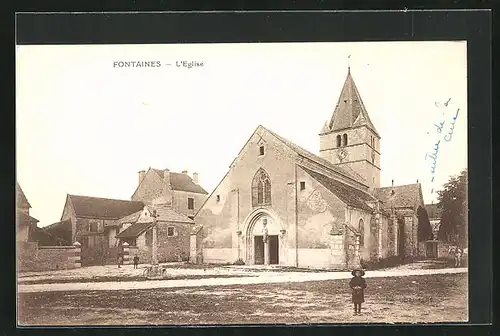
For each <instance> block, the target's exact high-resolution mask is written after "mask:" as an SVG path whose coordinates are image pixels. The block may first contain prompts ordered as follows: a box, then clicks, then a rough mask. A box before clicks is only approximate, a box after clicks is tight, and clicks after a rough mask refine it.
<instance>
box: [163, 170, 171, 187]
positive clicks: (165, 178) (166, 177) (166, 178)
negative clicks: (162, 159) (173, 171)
mask: <svg viewBox="0 0 500 336" xmlns="http://www.w3.org/2000/svg"><path fill="white" fill-rule="evenodd" d="M163 181H164V182H165V184H166V185H167V186H169V185H170V170H169V169H168V168H165V169H163Z"/></svg>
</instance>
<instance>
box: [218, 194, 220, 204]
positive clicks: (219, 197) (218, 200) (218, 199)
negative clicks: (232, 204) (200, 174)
mask: <svg viewBox="0 0 500 336" xmlns="http://www.w3.org/2000/svg"><path fill="white" fill-rule="evenodd" d="M219 202H220V195H217V203H219Z"/></svg>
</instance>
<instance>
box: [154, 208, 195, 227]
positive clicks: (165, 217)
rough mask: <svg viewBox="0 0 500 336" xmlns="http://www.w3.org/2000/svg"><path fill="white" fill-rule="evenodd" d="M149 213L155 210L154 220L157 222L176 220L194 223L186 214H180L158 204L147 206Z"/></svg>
mask: <svg viewBox="0 0 500 336" xmlns="http://www.w3.org/2000/svg"><path fill="white" fill-rule="evenodd" d="M148 209H149V211H150V212H151V213H153V210H156V216H157V217H156V220H157V221H159V222H178V223H190V224H194V220H192V219H191V218H189V217H188V216H187V215H184V214H181V213H179V212H177V211H175V210H173V209H171V208H169V207H166V206H162V205H158V206H151V207H150V206H148Z"/></svg>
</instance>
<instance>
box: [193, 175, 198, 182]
mask: <svg viewBox="0 0 500 336" xmlns="http://www.w3.org/2000/svg"><path fill="white" fill-rule="evenodd" d="M193 181H194V183H196V184H198V173H193Z"/></svg>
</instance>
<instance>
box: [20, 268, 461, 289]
mask: <svg viewBox="0 0 500 336" xmlns="http://www.w3.org/2000/svg"><path fill="white" fill-rule="evenodd" d="M136 271H137V270H136ZM171 271H172V270H168V271H167V272H169V273H170V272H171ZM233 272H234V271H233ZM252 273H253V272H252ZM256 273H258V276H255V275H257V274H256ZM453 273H467V268H444V269H416V270H413V269H408V270H407V269H394V270H383V271H369V272H367V273H366V275H365V277H366V278H377V277H378V278H381V277H382V278H383V277H401V276H411V275H428V274H453ZM252 275H254V276H252V277H230V278H208V279H192V280H150V281H122V282H87V283H81V282H80V283H79V282H74V283H52V284H34V285H23V284H19V285H18V291H19V292H20V293H33V292H55V291H65V292H66V291H110V290H131V289H152V288H182V287H204V286H227V285H237V284H263V283H284V282H304V281H321V280H336V279H348V278H350V277H351V273H350V272H318V273H312V272H255V273H253V274H252Z"/></svg>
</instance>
